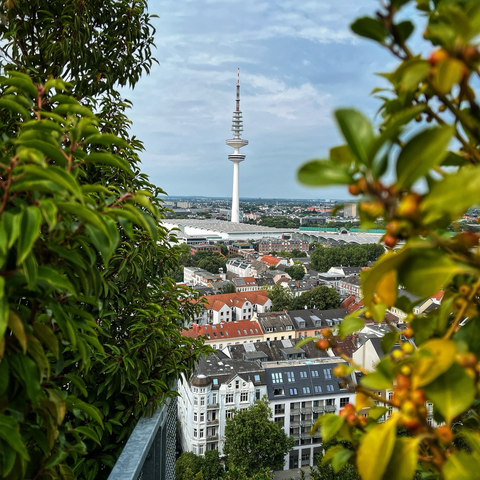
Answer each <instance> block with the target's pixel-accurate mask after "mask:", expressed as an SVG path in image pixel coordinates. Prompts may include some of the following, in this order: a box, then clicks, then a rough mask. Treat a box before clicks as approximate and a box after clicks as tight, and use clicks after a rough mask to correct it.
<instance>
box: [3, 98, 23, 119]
mask: <svg viewBox="0 0 480 480" xmlns="http://www.w3.org/2000/svg"><path fill="white" fill-rule="evenodd" d="M0 108H5V109H7V110H11V111H12V112H15V113H18V114H19V115H21V116H22V117H23V119H24V120H28V119H30V113H29V112H28V110H27V109H26V108H25V107H22V105H20V103H18V102H14V101H12V100H8V99H6V98H0Z"/></svg>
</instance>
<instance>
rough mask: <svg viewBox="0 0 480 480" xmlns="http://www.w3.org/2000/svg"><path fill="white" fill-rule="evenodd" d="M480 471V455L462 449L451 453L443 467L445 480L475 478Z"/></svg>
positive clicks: (470, 479)
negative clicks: (470, 453)
mask: <svg viewBox="0 0 480 480" xmlns="http://www.w3.org/2000/svg"><path fill="white" fill-rule="evenodd" d="M479 471H480V457H479V456H478V455H475V454H473V455H469V454H468V453H467V452H465V451H461V450H460V451H457V452H455V453H453V454H452V455H450V456H449V457H448V459H447V461H446V462H445V464H444V465H443V469H442V472H443V475H444V478H445V480H473V479H474V478H478V472H479Z"/></svg>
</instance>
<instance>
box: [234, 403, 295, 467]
mask: <svg viewBox="0 0 480 480" xmlns="http://www.w3.org/2000/svg"><path fill="white" fill-rule="evenodd" d="M271 418H272V412H271V410H270V406H269V402H268V400H267V399H266V398H264V399H262V400H259V401H257V402H256V403H255V404H253V405H250V407H248V409H246V410H235V411H234V414H233V416H232V417H231V418H229V419H227V423H226V425H225V446H224V453H225V454H226V455H227V458H228V461H229V462H232V463H233V464H234V465H235V466H237V467H241V468H244V469H245V472H246V474H247V475H248V476H252V475H254V474H256V473H261V472H262V471H263V470H265V469H268V470H279V469H281V468H283V465H284V457H285V455H286V454H287V453H288V451H289V450H290V449H291V448H292V447H293V444H294V440H293V437H288V436H287V435H286V434H285V432H284V431H283V430H282V429H281V427H280V426H279V424H278V423H276V422H274V421H272V420H271Z"/></svg>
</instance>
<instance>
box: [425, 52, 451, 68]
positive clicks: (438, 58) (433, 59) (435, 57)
mask: <svg viewBox="0 0 480 480" xmlns="http://www.w3.org/2000/svg"><path fill="white" fill-rule="evenodd" d="M447 58H448V53H447V52H446V51H445V50H443V48H440V49H438V50H434V51H433V52H432V53H431V54H430V57H429V58H428V61H429V62H430V65H437V63H439V62H443V61H444V60H446V59H447Z"/></svg>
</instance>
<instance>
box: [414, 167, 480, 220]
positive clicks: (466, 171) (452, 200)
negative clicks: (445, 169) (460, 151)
mask: <svg viewBox="0 0 480 480" xmlns="http://www.w3.org/2000/svg"><path fill="white" fill-rule="evenodd" d="M479 183H480V166H476V167H473V166H466V167H463V168H461V169H460V170H458V172H455V173H449V174H448V175H446V176H445V177H444V178H443V179H442V180H440V181H439V182H437V183H435V184H434V186H433V187H432V188H431V190H430V193H429V194H428V195H427V196H426V197H425V198H424V199H423V201H422V203H421V204H420V210H421V211H422V212H423V213H425V214H426V217H425V221H426V222H433V221H435V220H437V219H439V218H442V217H443V216H444V215H448V216H449V217H450V218H451V219H456V218H458V217H460V216H462V215H463V214H464V213H465V212H466V211H467V210H468V209H469V208H470V207H471V206H472V205H478V204H480V189H479V188H478V185H479Z"/></svg>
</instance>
